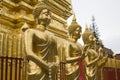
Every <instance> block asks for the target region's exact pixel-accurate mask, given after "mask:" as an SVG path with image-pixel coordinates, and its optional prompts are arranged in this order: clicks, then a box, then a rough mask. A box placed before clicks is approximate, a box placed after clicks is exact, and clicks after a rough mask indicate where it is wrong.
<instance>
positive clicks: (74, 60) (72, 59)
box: [67, 56, 79, 63]
mask: <svg viewBox="0 0 120 80" xmlns="http://www.w3.org/2000/svg"><path fill="white" fill-rule="evenodd" d="M78 58H79V56H77V57H69V58H67V62H68V63H71V62H76V61H78Z"/></svg>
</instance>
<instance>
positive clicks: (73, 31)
mask: <svg viewBox="0 0 120 80" xmlns="http://www.w3.org/2000/svg"><path fill="white" fill-rule="evenodd" d="M81 32H82V28H81V26H80V25H79V24H78V23H77V22H76V18H75V15H74V16H73V20H72V23H71V24H70V26H69V28H68V33H69V36H70V37H71V38H73V39H74V40H75V41H77V40H78V39H79V38H80V37H81Z"/></svg>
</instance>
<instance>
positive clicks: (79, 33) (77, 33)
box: [72, 27, 81, 39]
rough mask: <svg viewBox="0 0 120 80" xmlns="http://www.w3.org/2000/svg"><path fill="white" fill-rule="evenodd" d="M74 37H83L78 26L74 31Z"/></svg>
mask: <svg viewBox="0 0 120 80" xmlns="http://www.w3.org/2000/svg"><path fill="white" fill-rule="evenodd" d="M72 37H73V38H74V39H79V38H80V37H81V29H80V28H79V27H77V28H76V29H75V30H74V32H73V33H72Z"/></svg>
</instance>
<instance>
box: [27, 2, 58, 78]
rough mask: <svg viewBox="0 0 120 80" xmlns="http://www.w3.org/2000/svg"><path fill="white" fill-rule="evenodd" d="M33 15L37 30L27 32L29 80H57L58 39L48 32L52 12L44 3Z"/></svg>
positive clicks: (37, 7) (38, 6) (40, 3)
mask: <svg viewBox="0 0 120 80" xmlns="http://www.w3.org/2000/svg"><path fill="white" fill-rule="evenodd" d="M33 15H34V18H35V21H36V23H37V28H36V29H27V30H26V31H25V49H26V53H27V58H28V60H29V65H28V67H29V71H28V80H49V79H52V80H56V77H55V76H56V75H55V74H56V73H57V64H56V63H55V62H56V56H57V45H56V39H55V37H54V35H53V34H51V33H50V32H49V31H47V30H46V27H47V26H48V25H49V24H50V21H51V12H50V10H49V8H48V7H47V6H46V5H45V4H44V3H43V2H39V3H38V4H37V5H36V7H35V9H34V11H33Z"/></svg>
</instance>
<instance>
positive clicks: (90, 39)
mask: <svg viewBox="0 0 120 80" xmlns="http://www.w3.org/2000/svg"><path fill="white" fill-rule="evenodd" d="M82 39H83V42H84V44H90V45H91V44H92V45H94V42H95V41H96V38H95V37H94V35H93V33H92V32H90V31H89V29H88V27H87V25H86V28H85V32H84V33H83V34H82Z"/></svg>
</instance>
